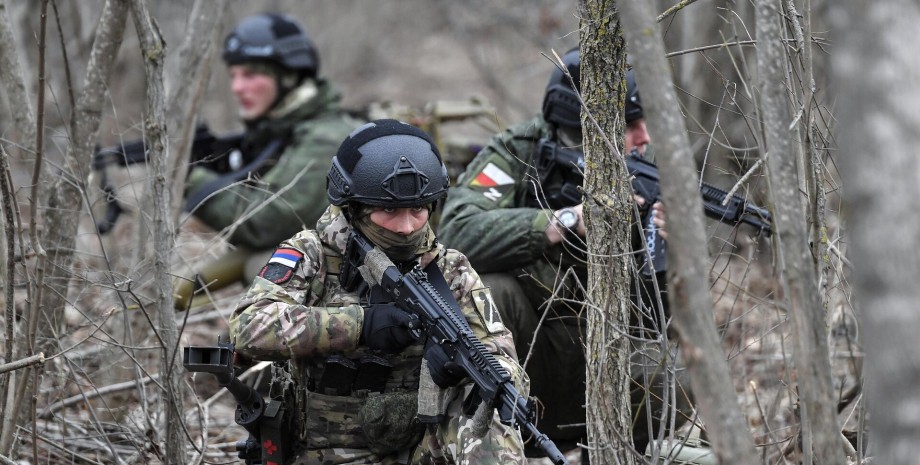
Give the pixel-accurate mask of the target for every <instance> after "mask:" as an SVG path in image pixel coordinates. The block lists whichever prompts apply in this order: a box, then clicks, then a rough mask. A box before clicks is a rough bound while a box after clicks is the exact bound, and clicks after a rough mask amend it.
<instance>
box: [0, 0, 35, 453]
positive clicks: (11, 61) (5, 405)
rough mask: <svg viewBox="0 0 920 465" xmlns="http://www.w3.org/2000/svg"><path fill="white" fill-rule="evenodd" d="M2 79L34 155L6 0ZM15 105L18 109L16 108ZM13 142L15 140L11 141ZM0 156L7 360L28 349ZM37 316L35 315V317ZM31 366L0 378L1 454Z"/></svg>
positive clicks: (26, 151) (24, 149)
mask: <svg viewBox="0 0 920 465" xmlns="http://www.w3.org/2000/svg"><path fill="white" fill-rule="evenodd" d="M0 82H3V83H4V87H5V89H4V91H5V95H6V100H7V103H8V106H9V108H10V109H11V111H9V114H10V115H12V118H13V125H14V127H15V129H16V132H17V133H18V139H17V143H16V144H15V146H18V147H19V149H18V150H19V152H20V157H22V156H23V155H28V156H34V153H35V138H36V135H35V134H36V132H35V128H36V126H35V118H34V116H33V114H32V104H31V102H30V100H29V97H28V95H27V93H26V84H25V78H24V74H23V70H22V67H21V66H20V62H19V56H18V54H17V52H16V42H15V40H14V39H13V33H12V30H11V28H10V18H9V12H8V10H7V7H6V2H4V1H2V0H0ZM12 109H15V111H13V110H12ZM11 145H14V144H11ZM0 152H2V153H0V156H2V157H3V169H2V170H0V176H3V180H2V184H3V186H4V189H3V198H2V203H3V208H4V211H5V212H8V213H9V214H7V215H4V219H5V221H4V225H5V231H6V232H7V233H6V234H5V240H4V241H3V242H4V243H5V244H6V248H5V252H4V253H3V260H2V263H3V265H4V266H3V267H2V269H3V270H4V271H5V273H4V279H3V280H2V282H3V283H4V284H3V287H4V289H5V290H6V293H5V294H6V298H5V299H4V300H6V302H5V307H6V311H5V312H4V317H3V318H0V321H3V322H4V331H3V333H4V336H5V339H6V341H5V342H4V349H5V350H4V359H5V361H10V360H15V359H16V358H17V357H18V356H19V355H21V354H24V353H26V351H27V348H25V347H22V346H21V344H16V345H14V341H22V338H16V337H14V334H15V335H21V334H22V331H23V330H22V328H21V327H19V325H18V324H17V322H16V320H17V319H16V316H15V308H14V304H15V302H14V301H13V282H14V272H13V271H14V267H13V263H14V262H13V255H14V254H13V252H12V251H13V247H14V244H15V235H16V232H15V231H16V230H17V229H18V228H17V225H16V224H15V221H13V214H12V212H13V209H14V207H15V206H16V197H15V195H14V190H15V188H14V187H13V185H12V175H11V173H10V168H9V164H8V161H9V158H8V157H9V153H10V152H8V151H7V150H6V149H5V148H0ZM32 318H33V319H34V318H35V317H34V316H33V317H32ZM28 372H29V370H24V371H23V372H22V374H23V375H24V376H16V374H14V373H12V372H11V373H8V374H5V375H3V378H2V379H3V382H0V454H7V453H8V451H9V448H10V447H11V445H12V443H13V438H14V436H15V435H14V433H15V431H14V429H15V426H14V425H15V424H16V420H17V418H18V417H19V414H20V413H21V412H22V409H21V408H19V404H20V403H19V402H17V401H16V394H18V393H24V392H25V389H26V386H27V384H28V380H29V376H28Z"/></svg>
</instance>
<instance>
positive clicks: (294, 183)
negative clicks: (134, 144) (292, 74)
mask: <svg viewBox="0 0 920 465" xmlns="http://www.w3.org/2000/svg"><path fill="white" fill-rule="evenodd" d="M340 100H341V95H340V94H339V92H338V91H337V90H336V89H335V88H334V87H333V86H332V84H331V83H329V82H327V81H325V80H323V79H317V80H316V81H307V82H306V83H304V84H303V85H302V86H301V87H298V88H297V89H294V90H292V91H291V92H290V93H289V94H288V95H287V96H286V97H285V100H284V101H282V102H281V103H280V104H279V107H278V108H276V109H275V110H273V111H272V112H271V113H270V114H269V116H268V117H266V118H263V119H261V120H258V121H256V122H254V123H252V124H250V125H249V127H248V128H247V130H246V133H245V136H244V140H243V146H242V150H243V151H244V152H245V153H247V154H258V153H260V152H261V151H262V149H263V148H264V147H265V146H266V145H267V144H268V143H269V142H270V141H272V140H274V139H276V138H281V139H283V140H284V148H283V149H282V152H281V155H280V157H278V158H277V159H276V160H273V161H272V162H271V163H272V164H271V165H270V166H267V167H265V168H263V169H261V170H259V172H258V173H252V174H253V177H254V179H252V180H250V181H249V182H245V183H238V184H235V185H234V186H233V187H230V188H228V189H224V190H221V191H219V192H217V193H216V194H214V195H213V196H211V197H209V198H208V200H206V201H205V202H204V203H203V204H201V205H200V206H198V208H197V209H196V210H195V211H194V215H195V216H196V217H198V218H199V219H200V220H202V221H203V222H204V223H206V224H207V225H208V226H210V227H212V228H214V229H216V230H223V229H224V228H227V227H228V226H230V225H233V224H234V223H235V222H236V221H237V220H240V224H238V225H236V226H235V227H234V229H233V231H232V233H231V234H230V235H229V238H228V239H229V242H230V243H231V244H233V245H237V246H244V247H247V248H250V249H253V250H264V249H271V248H272V247H274V246H276V245H277V244H278V243H279V242H281V241H282V240H284V239H287V238H289V237H291V236H292V235H294V234H295V233H296V232H297V231H300V230H302V229H305V228H306V227H307V226H308V225H310V226H312V225H314V224H315V223H316V220H318V219H319V217H320V215H322V213H323V210H325V208H326V206H327V205H328V203H327V201H326V172H327V171H328V170H329V166H330V165H331V163H332V157H333V156H334V155H335V152H336V150H337V149H338V146H339V144H341V143H342V141H343V140H345V137H346V136H348V134H349V133H350V132H351V131H352V130H354V129H355V128H356V127H357V126H359V125H360V124H361V123H360V122H359V121H357V120H355V119H353V118H351V117H350V116H348V115H347V114H346V113H345V112H344V111H343V110H342V109H341V108H340V106H339V101H340ZM253 156H255V155H253ZM218 176H220V175H219V174H218V173H215V172H213V171H211V170H208V169H205V168H201V167H198V168H194V169H193V170H192V171H191V172H189V177H188V183H187V188H186V190H187V192H189V193H192V192H195V191H196V190H197V189H198V188H200V187H201V186H203V185H205V184H206V183H208V182H210V181H212V180H214V179H216V178H217V177H218ZM282 191H283V192H282Z"/></svg>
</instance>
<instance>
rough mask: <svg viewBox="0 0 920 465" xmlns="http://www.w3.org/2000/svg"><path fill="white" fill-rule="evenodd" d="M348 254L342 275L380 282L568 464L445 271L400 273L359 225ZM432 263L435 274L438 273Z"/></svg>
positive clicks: (495, 404)
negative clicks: (473, 325) (475, 327)
mask: <svg viewBox="0 0 920 465" xmlns="http://www.w3.org/2000/svg"><path fill="white" fill-rule="evenodd" d="M344 260H345V262H346V266H345V267H343V274H345V273H351V274H352V276H340V280H343V282H350V283H354V278H355V276H354V274H355V273H358V272H360V274H361V276H362V277H364V280H365V281H366V282H367V284H368V285H372V286H373V285H380V286H381V287H382V288H383V289H384V291H386V293H387V294H388V295H389V296H390V297H391V298H392V299H393V300H394V301H395V304H396V305H397V306H398V307H399V308H401V309H403V310H405V311H407V312H409V313H411V314H413V315H415V316H417V317H418V319H419V321H418V323H419V327H418V328H417V330H418V331H420V332H422V333H424V334H427V336H428V338H429V341H432V342H434V343H436V344H438V345H440V346H441V347H442V348H443V349H444V352H445V353H446V354H447V356H448V358H450V360H451V361H452V362H453V363H454V364H456V366H457V367H459V368H461V369H462V370H463V371H464V372H465V373H466V375H467V376H469V377H470V379H472V381H473V384H475V385H476V389H475V390H476V393H477V395H478V396H479V399H480V400H481V402H484V403H485V405H486V406H487V407H491V408H496V409H497V410H498V414H499V418H500V419H501V421H502V423H504V424H506V425H511V426H514V427H519V428H521V432H522V435H523V433H524V432H528V433H530V435H532V437H533V438H534V440H535V441H536V444H537V446H538V447H540V448H541V449H542V450H543V452H544V453H545V454H546V456H547V457H548V458H549V459H550V460H551V461H552V462H553V463H554V464H556V465H567V464H568V461H567V460H566V458H565V456H564V455H563V454H562V452H560V451H559V448H558V447H556V444H555V443H553V441H552V440H551V439H549V437H547V436H546V435H545V434H543V433H540V431H538V430H537V427H536V425H534V421H535V419H536V409H535V408H534V403H533V401H532V400H529V399H525V398H524V397H522V396H521V395H520V393H518V391H517V389H515V388H514V385H513V383H512V381H511V376H510V375H509V374H508V372H507V371H506V370H505V369H504V367H502V366H501V365H500V364H499V363H498V360H496V359H495V356H494V355H492V354H491V353H490V352H489V351H488V350H487V349H486V347H485V346H484V345H483V344H482V341H480V340H479V338H477V337H476V335H474V334H473V332H472V330H471V329H470V326H469V323H468V322H467V321H466V319H465V318H464V317H463V314H462V313H461V310H460V308H459V305H458V304H457V302H456V300H454V299H453V296H452V295H451V294H450V288H449V286H448V285H447V283H446V281H444V279H443V277H441V278H440V282H439V281H438V280H437V276H435V277H434V279H429V274H428V273H427V272H426V271H425V270H424V269H422V268H421V266H419V265H416V266H415V267H414V268H413V269H412V270H410V271H409V272H408V273H406V274H402V273H400V271H399V270H398V269H397V268H396V265H394V264H393V262H392V261H390V259H389V258H387V256H386V255H385V254H384V253H383V252H382V251H381V250H380V249H377V248H375V247H374V245H373V244H371V242H370V241H368V240H367V238H366V237H364V236H363V235H361V233H359V232H358V231H355V230H352V232H351V234H350V235H349V237H348V242H347V244H346V247H345V257H344ZM430 266H434V265H433V264H432V265H430ZM434 268H435V269H434V270H433V272H432V274H434V273H440V271H439V270H437V268H436V267H434ZM490 412H491V411H490ZM525 437H526V436H525Z"/></svg>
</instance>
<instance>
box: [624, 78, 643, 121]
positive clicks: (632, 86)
mask: <svg viewBox="0 0 920 465" xmlns="http://www.w3.org/2000/svg"><path fill="white" fill-rule="evenodd" d="M639 118H645V114H643V113H642V100H640V99H639V86H638V85H636V73H635V71H633V70H632V68H630V69H628V70H627V71H626V124H629V123H632V122H633V121H635V120H637V119H639Z"/></svg>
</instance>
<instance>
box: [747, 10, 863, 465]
mask: <svg viewBox="0 0 920 465" xmlns="http://www.w3.org/2000/svg"><path fill="white" fill-rule="evenodd" d="M779 7H780V4H779V1H763V2H759V3H758V4H757V8H756V10H757V11H756V17H757V35H758V42H759V43H758V47H757V64H758V67H759V68H760V86H759V88H760V90H761V109H762V115H763V127H764V132H765V137H764V140H765V141H766V153H767V155H766V156H767V157H768V160H767V167H768V168H769V175H768V177H767V179H768V183H769V185H770V190H771V191H772V194H773V201H774V211H775V215H774V217H773V221H774V225H775V227H776V230H777V232H778V234H777V235H775V236H774V237H775V244H776V250H777V251H778V253H779V262H780V264H781V268H780V270H781V273H782V277H781V281H782V282H783V285H784V287H785V289H786V291H787V292H786V293H785V296H786V298H787V299H788V302H789V310H790V312H789V313H790V314H791V315H790V316H791V318H792V324H793V331H794V336H793V346H794V347H795V365H796V373H797V377H796V378H797V380H798V381H799V389H798V392H799V398H800V400H801V405H802V407H803V408H800V415H801V418H802V425H801V426H802V439H803V441H802V442H803V444H802V446H803V452H804V454H803V455H804V456H803V459H804V463H805V464H809V463H811V460H812V453H813V454H814V456H815V457H814V458H815V460H816V462H817V463H821V464H842V463H845V458H844V454H843V447H842V446H843V444H842V443H841V439H842V437H841V436H840V425H839V423H838V422H837V411H836V404H835V403H834V400H833V397H832V396H833V392H834V388H833V384H832V382H831V370H830V352H829V349H828V341H827V330H826V328H825V321H824V308H823V307H822V305H821V298H820V295H819V291H818V287H817V285H816V279H817V277H816V276H815V272H814V267H813V265H812V260H811V252H810V251H809V249H808V247H807V244H808V236H807V232H806V228H805V219H804V218H805V216H804V212H805V210H804V206H803V205H802V200H801V196H800V195H799V192H798V190H799V182H798V180H799V175H798V172H797V169H796V153H795V152H796V151H795V147H794V146H793V144H792V139H793V138H794V137H795V135H796V133H797V132H796V131H792V130H790V129H789V125H790V123H791V122H792V116H791V114H790V110H789V103H788V100H787V97H786V93H785V91H784V90H783V86H782V85H780V84H781V83H783V82H786V78H785V73H784V72H783V68H784V62H785V60H786V57H785V54H784V53H783V49H782V44H783V42H782V35H781V33H780V32H781V29H780V23H779V21H780V14H779Z"/></svg>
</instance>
